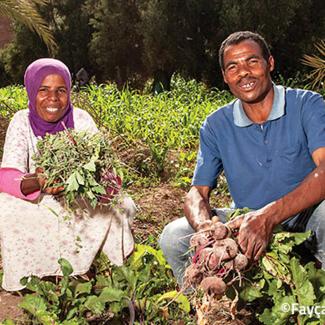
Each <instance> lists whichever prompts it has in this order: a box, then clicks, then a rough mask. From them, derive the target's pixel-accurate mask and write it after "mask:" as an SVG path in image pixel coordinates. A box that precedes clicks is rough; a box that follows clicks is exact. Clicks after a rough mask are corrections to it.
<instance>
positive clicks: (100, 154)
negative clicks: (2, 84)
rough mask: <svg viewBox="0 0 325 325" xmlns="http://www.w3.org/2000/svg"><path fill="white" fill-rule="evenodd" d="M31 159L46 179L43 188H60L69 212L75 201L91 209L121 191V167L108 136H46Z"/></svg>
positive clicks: (71, 133)
mask: <svg viewBox="0 0 325 325" xmlns="http://www.w3.org/2000/svg"><path fill="white" fill-rule="evenodd" d="M37 149H38V153H37V154H36V155H35V156H34V161H35V164H36V166H37V167H40V168H41V169H42V174H43V175H42V176H44V178H45V179H46V185H45V187H59V186H63V187H64V192H63V194H64V200H65V202H66V205H67V207H69V208H72V207H73V205H74V204H75V202H76V200H77V199H81V200H83V201H89V202H90V204H91V206H92V207H93V208H95V207H96V206H97V205H98V204H99V203H103V202H108V201H109V200H107V198H108V199H109V198H111V197H112V196H113V195H114V194H116V193H117V192H118V191H119V190H120V188H121V178H122V174H121V165H120V163H119V161H118V159H117V158H116V156H115V154H114V152H113V150H112V148H111V143H110V140H109V138H108V135H107V134H105V133H103V132H98V133H96V134H91V133H89V132H85V131H83V132H77V131H75V130H66V131H62V132H59V133H56V134H49V135H46V136H45V137H44V138H43V139H42V140H39V142H38V143H37Z"/></svg>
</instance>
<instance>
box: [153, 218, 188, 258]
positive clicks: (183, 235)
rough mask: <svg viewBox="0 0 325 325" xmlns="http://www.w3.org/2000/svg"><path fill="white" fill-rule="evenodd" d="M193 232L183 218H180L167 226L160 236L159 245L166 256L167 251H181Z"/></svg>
mask: <svg viewBox="0 0 325 325" xmlns="http://www.w3.org/2000/svg"><path fill="white" fill-rule="evenodd" d="M193 232H194V230H193V229H192V227H191V226H190V225H189V224H188V222H187V221H186V219H185V218H180V219H177V220H175V221H172V222H170V223H169V224H167V225H166V226H165V228H164V230H163V232H162V233H161V235H160V239H159V245H160V247H161V249H162V251H163V252H164V253H165V254H166V253H167V252H169V251H175V250H179V249H182V247H184V246H188V245H189V239H190V237H191V235H192V234H193Z"/></svg>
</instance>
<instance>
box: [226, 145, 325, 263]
mask: <svg viewBox="0 0 325 325" xmlns="http://www.w3.org/2000/svg"><path fill="white" fill-rule="evenodd" d="M312 158H313V160H314V162H315V164H316V168H315V169H314V170H313V171H312V172H311V173H310V174H309V175H308V176H307V177H306V178H305V179H304V181H303V182H302V183H301V184H300V185H299V186H298V187H297V188H296V189H294V190H293V191H292V192H290V193H288V194H286V195H285V196H283V197H282V198H280V199H278V200H276V201H274V202H271V203H270V204H268V205H266V206H265V207H263V208H262V209H259V210H256V211H252V212H249V213H247V214H245V215H243V216H241V217H239V218H237V219H235V220H234V221H232V222H230V223H228V225H229V226H230V227H231V228H239V234H238V243H239V245H240V247H241V249H242V251H243V252H244V253H245V255H246V256H247V257H248V258H253V259H254V260H258V259H259V257H260V256H261V255H262V253H263V252H264V250H265V249H266V247H267V244H268V242H269V240H270V238H271V236H272V231H273V229H274V227H275V226H276V225H278V224H280V223H281V222H283V221H285V220H286V219H288V218H290V217H292V216H294V215H296V214H298V213H300V212H301V211H303V210H305V209H307V208H309V207H311V206H313V205H314V204H317V203H319V202H321V201H322V200H324V199H325V147H322V148H319V149H317V150H315V151H314V152H313V154H312Z"/></svg>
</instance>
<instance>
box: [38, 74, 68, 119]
mask: <svg viewBox="0 0 325 325" xmlns="http://www.w3.org/2000/svg"><path fill="white" fill-rule="evenodd" d="M67 105H68V92H67V87H66V85H65V82H64V79H63V78H62V77H61V76H60V75H58V74H49V75H47V76H46V77H45V78H44V79H43V81H42V82H41V85H40V87H39V89H38V92H37V96H36V112H37V114H38V115H39V117H40V118H42V119H43V120H44V121H46V122H57V121H58V120H60V118H61V117H62V116H63V115H64V113H65V110H66V108H67Z"/></svg>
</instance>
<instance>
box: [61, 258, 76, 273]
mask: <svg viewBox="0 0 325 325" xmlns="http://www.w3.org/2000/svg"><path fill="white" fill-rule="evenodd" d="M58 262H59V264H60V266H61V271H62V273H63V275H64V276H69V275H70V274H71V273H72V272H73V268H72V266H71V264H70V262H69V261H67V260H66V259H65V258H60V259H59V260H58Z"/></svg>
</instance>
